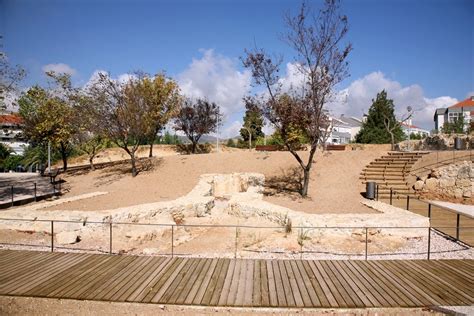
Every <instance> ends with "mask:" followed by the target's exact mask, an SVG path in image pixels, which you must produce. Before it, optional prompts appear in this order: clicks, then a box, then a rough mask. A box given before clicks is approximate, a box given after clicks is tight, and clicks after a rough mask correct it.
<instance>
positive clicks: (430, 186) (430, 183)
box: [424, 178, 439, 191]
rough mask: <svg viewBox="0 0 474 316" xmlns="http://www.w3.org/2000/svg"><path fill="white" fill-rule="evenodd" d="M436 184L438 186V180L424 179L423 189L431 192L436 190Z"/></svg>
mask: <svg viewBox="0 0 474 316" xmlns="http://www.w3.org/2000/svg"><path fill="white" fill-rule="evenodd" d="M438 184H439V182H438V179H435V178H429V179H426V182H425V187H424V188H425V189H426V190H428V191H433V190H436V188H437V187H438Z"/></svg>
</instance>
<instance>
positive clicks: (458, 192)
mask: <svg viewBox="0 0 474 316" xmlns="http://www.w3.org/2000/svg"><path fill="white" fill-rule="evenodd" d="M462 195H463V190H461V189H455V190H454V197H455V198H456V199H460V198H462Z"/></svg>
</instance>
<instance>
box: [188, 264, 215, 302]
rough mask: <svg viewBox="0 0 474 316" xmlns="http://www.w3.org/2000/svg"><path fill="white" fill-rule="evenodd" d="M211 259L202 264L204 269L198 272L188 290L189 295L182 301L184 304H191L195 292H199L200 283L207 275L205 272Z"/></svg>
mask: <svg viewBox="0 0 474 316" xmlns="http://www.w3.org/2000/svg"><path fill="white" fill-rule="evenodd" d="M211 263H212V259H206V262H205V264H204V267H203V268H202V270H201V271H200V272H199V274H198V276H197V278H196V281H194V284H193V286H192V287H191V289H190V290H189V293H188V294H187V295H186V299H185V300H184V304H192V303H193V300H194V298H195V297H196V294H197V292H198V291H199V288H200V286H201V284H202V281H203V280H204V277H205V276H206V274H207V271H208V270H209V267H210V266H211Z"/></svg>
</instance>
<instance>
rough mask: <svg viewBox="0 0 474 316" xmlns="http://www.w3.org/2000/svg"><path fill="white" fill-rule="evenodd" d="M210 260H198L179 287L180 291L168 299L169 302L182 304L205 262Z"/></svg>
mask: <svg viewBox="0 0 474 316" xmlns="http://www.w3.org/2000/svg"><path fill="white" fill-rule="evenodd" d="M209 261H210V259H205V260H199V262H198V264H197V266H196V268H195V269H194V271H193V273H191V274H190V276H189V278H188V281H187V282H186V284H184V286H183V287H182V288H180V291H181V292H180V293H179V294H178V295H177V296H176V297H174V298H173V300H172V301H170V304H184V302H185V300H186V297H187V296H188V295H189V292H190V291H191V289H192V287H193V285H194V283H195V282H196V280H197V278H198V276H199V275H200V274H201V271H202V270H203V269H204V267H205V266H206V264H207V263H208V262H209Z"/></svg>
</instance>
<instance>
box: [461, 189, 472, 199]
mask: <svg viewBox="0 0 474 316" xmlns="http://www.w3.org/2000/svg"><path fill="white" fill-rule="evenodd" d="M471 196H472V189H471V188H469V189H468V190H464V192H463V193H462V197H464V198H470V197H471Z"/></svg>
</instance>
